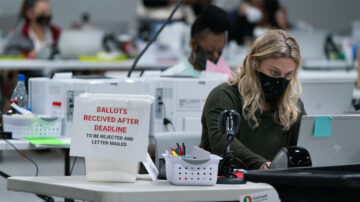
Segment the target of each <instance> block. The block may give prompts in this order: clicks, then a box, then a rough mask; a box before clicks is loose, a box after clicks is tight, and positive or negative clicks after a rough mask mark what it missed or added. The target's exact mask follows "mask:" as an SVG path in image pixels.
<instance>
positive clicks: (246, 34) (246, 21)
mask: <svg viewBox="0 0 360 202" xmlns="http://www.w3.org/2000/svg"><path fill="white" fill-rule="evenodd" d="M230 19H231V30H230V32H229V40H236V42H237V43H238V44H245V43H246V42H247V41H252V39H253V38H256V37H258V36H260V35H262V34H264V33H265V32H266V31H268V30H269V29H274V28H275V29H283V30H287V29H288V20H287V13H286V9H285V7H284V6H283V5H281V4H280V3H279V1H278V0H244V1H243V2H242V3H241V4H240V7H239V9H238V10H236V11H235V12H233V13H232V14H231V15H230Z"/></svg>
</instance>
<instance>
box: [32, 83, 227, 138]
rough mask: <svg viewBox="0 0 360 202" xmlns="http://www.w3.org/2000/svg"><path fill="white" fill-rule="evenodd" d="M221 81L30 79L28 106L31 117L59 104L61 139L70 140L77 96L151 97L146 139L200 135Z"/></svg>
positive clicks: (49, 113) (49, 110)
mask: <svg viewBox="0 0 360 202" xmlns="http://www.w3.org/2000/svg"><path fill="white" fill-rule="evenodd" d="M225 81H226V77H212V78H209V77H208V78H171V77H145V78H100V79H93V78H92V79H85V78H71V79H50V78H30V79H29V106H30V107H31V109H32V111H33V113H36V114H47V115H51V110H52V107H53V106H52V105H53V102H58V103H59V102H61V115H62V116H64V118H65V126H66V130H65V135H67V136H70V134H69V127H71V123H72V120H73V107H74V97H75V96H78V95H79V94H81V93H109V94H112V93H114V94H143V95H151V96H154V98H155V102H154V104H153V105H152V111H151V128H150V135H153V134H155V133H157V132H167V131H188V132H199V133H200V132H201V121H200V120H201V114H202V109H203V106H204V104H205V100H206V98H207V96H208V94H209V93H210V91H211V90H212V89H213V88H215V87H216V86H217V85H219V84H221V83H223V82H225ZM164 120H165V121H164ZM164 123H166V124H164Z"/></svg>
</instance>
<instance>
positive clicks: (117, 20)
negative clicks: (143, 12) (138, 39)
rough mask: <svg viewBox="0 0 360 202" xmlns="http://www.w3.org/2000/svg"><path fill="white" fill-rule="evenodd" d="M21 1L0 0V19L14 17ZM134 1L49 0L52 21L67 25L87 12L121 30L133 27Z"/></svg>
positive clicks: (99, 20) (107, 26)
mask: <svg viewBox="0 0 360 202" xmlns="http://www.w3.org/2000/svg"><path fill="white" fill-rule="evenodd" d="M21 3H22V0H0V21H1V16H4V17H5V19H10V18H15V19H16V17H17V15H18V12H19V9H20V6H21ZM136 3H137V0H51V7H52V13H53V22H54V23H55V24H56V25H58V26H60V27H63V28H64V27H68V26H70V24H71V23H72V22H74V21H79V19H80V16H81V14H82V13H84V12H89V13H90V14H91V20H92V21H93V22H94V23H96V24H99V25H102V26H104V27H106V28H108V29H115V30H120V31H122V30H124V29H127V28H128V27H129V28H135V23H134V22H135V17H136ZM12 21H13V20H12ZM0 23H1V22H0ZM2 23H5V22H2ZM124 24H128V25H124ZM114 25H115V26H114Z"/></svg>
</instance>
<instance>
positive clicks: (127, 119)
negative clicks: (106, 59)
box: [70, 94, 152, 161]
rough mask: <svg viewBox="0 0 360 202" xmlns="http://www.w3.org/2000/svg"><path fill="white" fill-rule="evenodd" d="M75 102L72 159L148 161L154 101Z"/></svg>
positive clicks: (100, 99) (90, 99)
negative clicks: (152, 104) (78, 157)
mask: <svg viewBox="0 0 360 202" xmlns="http://www.w3.org/2000/svg"><path fill="white" fill-rule="evenodd" d="M112 97H113V98H111V95H110V96H106V95H103V96H98V95H97V96H95V95H91V94H85V95H81V96H80V97H76V98H75V106H74V121H73V127H72V135H71V146H70V155H71V156H83V157H92V158H103V159H114V160H130V161H144V160H145V159H146V153H147V147H148V139H149V138H148V136H149V126H150V104H151V102H152V101H151V99H146V97H144V96H133V97H131V96H125V95H124V96H123V98H121V96H119V95H116V96H115V95H112Z"/></svg>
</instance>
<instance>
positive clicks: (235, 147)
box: [200, 83, 306, 169]
mask: <svg viewBox="0 0 360 202" xmlns="http://www.w3.org/2000/svg"><path fill="white" fill-rule="evenodd" d="M298 105H299V108H300V110H301V111H300V114H299V117H298V119H297V121H296V122H295V123H294V124H293V125H292V126H291V127H290V129H289V130H287V131H285V130H283V127H282V126H281V125H279V123H277V122H275V120H274V118H273V117H274V113H275V111H274V110H270V111H266V112H265V111H264V112H263V113H262V114H258V122H259V126H258V127H256V128H254V129H253V128H252V127H251V126H250V125H249V124H248V121H247V120H245V118H244V117H243V115H242V101H241V97H240V93H239V91H238V89H237V86H230V85H229V84H226V83H224V84H221V85H219V86H218V87H216V88H215V89H213V90H212V91H211V93H210V94H209V96H208V98H207V100H206V103H205V106H204V109H203V114H202V118H201V123H202V136H201V142H200V147H203V148H204V149H206V150H208V151H210V152H211V153H214V154H217V155H222V154H223V153H224V151H225V147H226V135H224V134H220V133H219V132H218V117H219V114H220V113H221V112H222V111H223V110H225V109H234V110H236V111H237V112H238V113H239V114H240V116H241V120H240V129H239V132H238V133H237V134H235V138H234V140H233V141H232V143H231V151H232V152H233V154H234V156H235V157H237V158H239V159H240V160H241V161H243V162H244V163H245V165H246V166H247V167H248V169H259V168H260V166H261V164H263V163H264V162H266V161H271V160H272V159H273V158H274V156H275V155H276V153H277V152H278V151H279V150H280V149H281V148H282V147H286V146H290V145H296V143H297V138H298V134H299V128H300V121H301V116H302V115H305V114H306V112H305V110H304V106H303V103H302V102H301V100H300V99H299V102H298ZM234 163H235V164H236V167H239V168H240V167H242V166H241V164H238V163H236V161H234Z"/></svg>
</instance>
